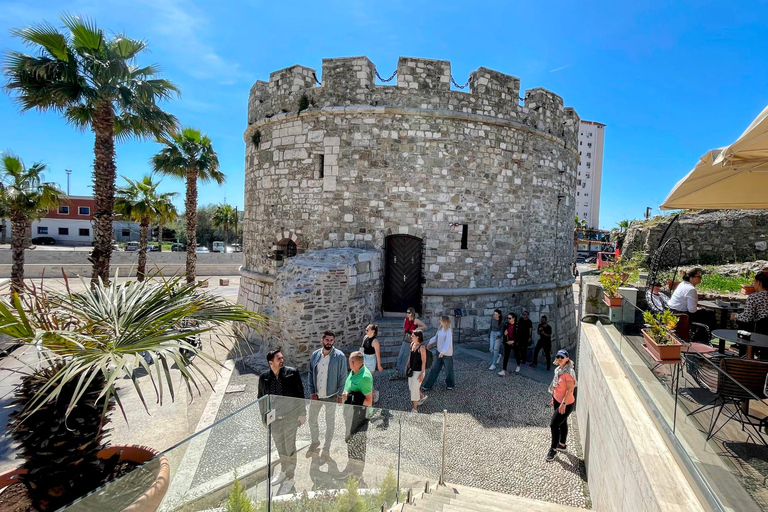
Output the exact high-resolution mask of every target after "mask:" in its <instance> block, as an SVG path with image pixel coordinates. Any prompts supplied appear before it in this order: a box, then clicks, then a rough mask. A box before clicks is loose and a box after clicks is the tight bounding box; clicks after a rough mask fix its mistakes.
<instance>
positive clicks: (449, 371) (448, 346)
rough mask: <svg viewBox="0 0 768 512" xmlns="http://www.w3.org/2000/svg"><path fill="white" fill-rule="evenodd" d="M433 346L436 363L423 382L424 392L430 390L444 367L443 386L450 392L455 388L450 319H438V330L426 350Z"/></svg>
mask: <svg viewBox="0 0 768 512" xmlns="http://www.w3.org/2000/svg"><path fill="white" fill-rule="evenodd" d="M434 344H436V345H437V361H435V364H434V365H433V366H432V369H431V370H430V372H429V377H427V380H426V381H425V382H424V391H429V390H430V389H432V386H434V385H435V382H437V377H438V376H439V375H440V371H441V370H442V369H443V366H445V386H446V388H448V389H449V390H451V389H453V388H454V387H455V386H456V382H455V379H454V377H453V331H452V330H451V319H450V317H447V316H441V317H440V329H438V331H437V334H435V335H434V336H433V337H432V339H431V340H429V343H428V344H427V349H429V347H430V346H431V345H434Z"/></svg>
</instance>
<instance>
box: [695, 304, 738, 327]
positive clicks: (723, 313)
mask: <svg viewBox="0 0 768 512" xmlns="http://www.w3.org/2000/svg"><path fill="white" fill-rule="evenodd" d="M699 306H701V307H703V308H704V309H710V310H712V311H715V312H717V314H718V315H719V316H720V318H719V320H718V322H717V326H718V327H719V328H720V329H725V328H726V327H728V318H730V314H729V313H731V312H733V311H741V310H742V309H744V306H742V305H738V306H733V305H731V303H730V302H729V303H728V305H727V306H721V305H720V304H718V303H717V302H715V301H714V300H700V301H699Z"/></svg>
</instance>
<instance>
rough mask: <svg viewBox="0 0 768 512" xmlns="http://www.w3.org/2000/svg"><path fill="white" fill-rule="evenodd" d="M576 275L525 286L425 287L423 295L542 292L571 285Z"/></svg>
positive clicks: (457, 295) (456, 295)
mask: <svg viewBox="0 0 768 512" xmlns="http://www.w3.org/2000/svg"><path fill="white" fill-rule="evenodd" d="M574 281H576V278H575V277H571V278H569V279H565V280H563V281H558V282H556V283H555V282H551V283H541V284H527V285H523V286H507V287H500V288H424V290H423V291H422V294H423V295H431V296H446V297H459V296H466V295H497V294H501V293H521V292H541V291H545V290H555V289H557V288H567V287H569V286H571V285H572V284H573V283H574Z"/></svg>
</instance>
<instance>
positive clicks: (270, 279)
mask: <svg viewBox="0 0 768 512" xmlns="http://www.w3.org/2000/svg"><path fill="white" fill-rule="evenodd" d="M240 275H241V276H243V277H248V278H250V279H255V280H256V281H261V282H262V283H269V284H272V283H274V282H275V276H270V275H269V274H262V273H260V272H254V271H253V270H248V269H247V268H243V267H242V266H241V267H240Z"/></svg>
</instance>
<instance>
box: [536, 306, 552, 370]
mask: <svg viewBox="0 0 768 512" xmlns="http://www.w3.org/2000/svg"><path fill="white" fill-rule="evenodd" d="M536 333H537V334H538V335H539V341H537V342H536V348H534V349H533V362H532V363H531V367H532V368H536V365H537V364H538V362H539V350H544V360H545V361H546V362H547V371H549V368H550V361H551V360H552V326H551V325H549V324H548V323H547V315H541V321H540V322H539V325H538V327H536Z"/></svg>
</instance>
